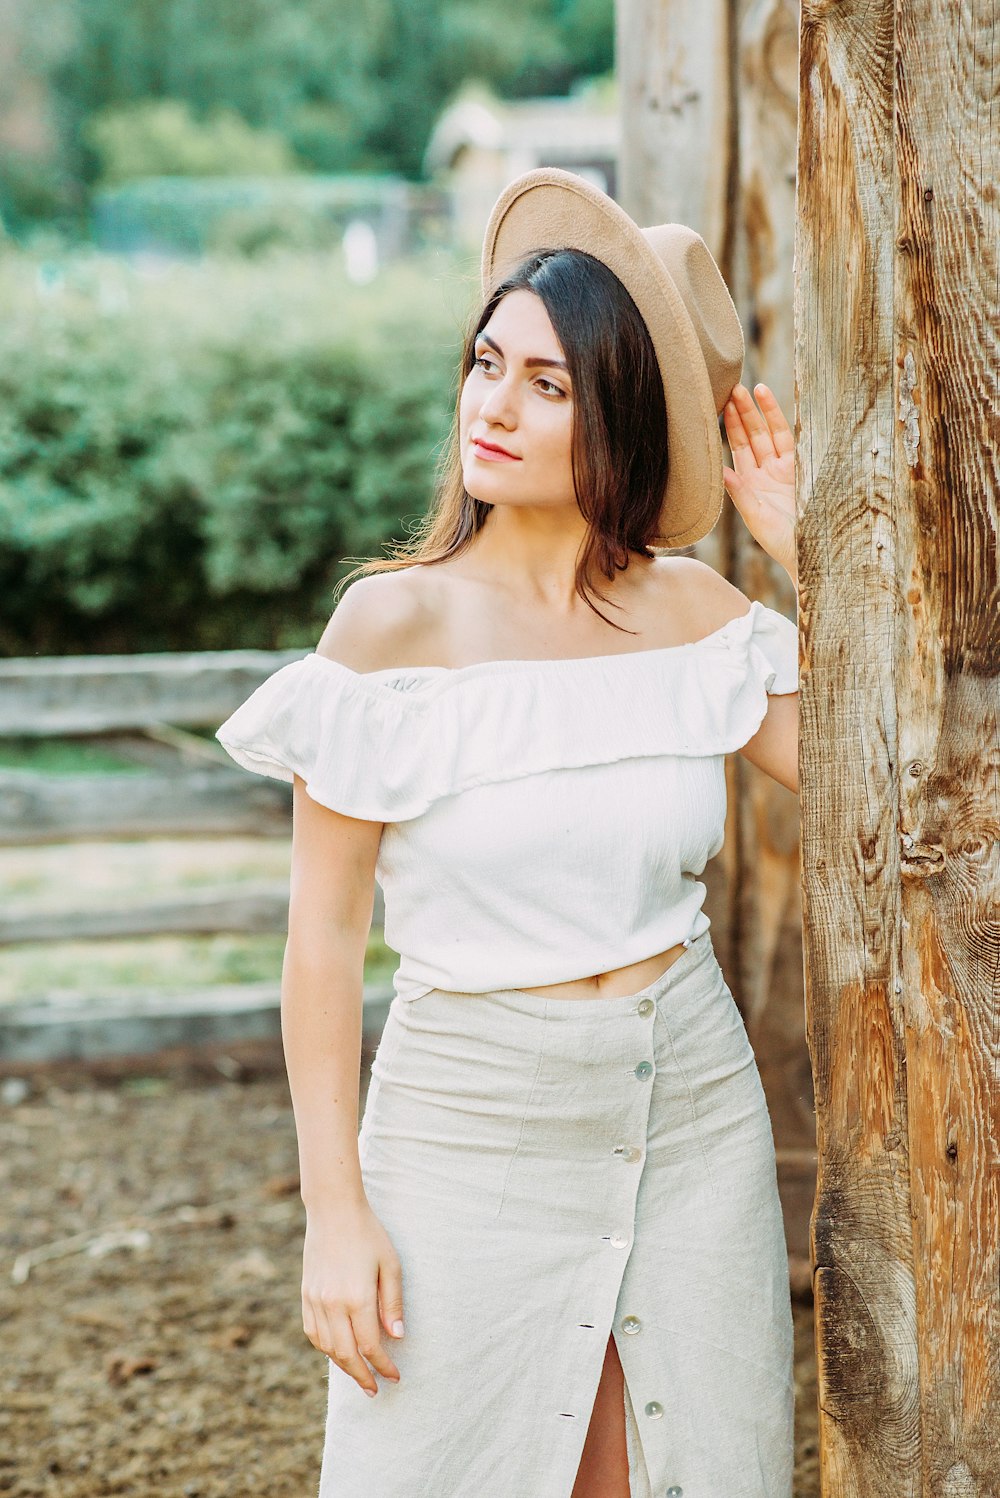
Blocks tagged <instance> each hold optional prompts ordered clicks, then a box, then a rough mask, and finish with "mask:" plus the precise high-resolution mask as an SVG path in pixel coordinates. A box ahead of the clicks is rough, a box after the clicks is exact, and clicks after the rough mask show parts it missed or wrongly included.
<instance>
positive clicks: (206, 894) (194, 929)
mask: <svg viewBox="0 0 1000 1498" xmlns="http://www.w3.org/2000/svg"><path fill="white" fill-rule="evenodd" d="M384 922H385V907H384V902H383V898H382V889H381V886H380V885H378V884H376V886H375V908H374V912H373V915H372V926H373V927H380V926H382V925H383V924H384ZM287 927H288V885H287V883H282V884H264V885H256V886H254V885H232V884H231V885H228V886H227V887H226V888H225V889H205V890H197V891H194V890H191V891H187V892H185V893H182V894H179V895H175V896H172V897H167V898H164V899H160V900H150V901H147V902H146V903H145V904H141V905H116V906H95V907H94V908H93V909H92V910H87V909H82V908H81V909H65V910H33V911H30V912H29V911H25V912H17V911H15V913H14V914H12V915H11V914H9V913H6V912H4V911H0V946H13V945H15V944H16V943H18V942H54V941H95V940H99V941H107V940H111V939H113V938H120V937H133V936H164V935H166V934H168V933H180V934H182V935H187V936H196V935H214V934H215V933H216V932H223V931H224V932H242V933H245V934H247V935H251V936H261V935H266V934H276V935H282V934H284V932H285V931H286V930H287Z"/></svg>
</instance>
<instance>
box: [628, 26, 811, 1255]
mask: <svg viewBox="0 0 1000 1498" xmlns="http://www.w3.org/2000/svg"><path fill="white" fill-rule="evenodd" d="M617 23H618V25H617V34H618V70H619V89H620V97H621V101H622V102H621V107H622V114H623V119H622V125H623V129H622V136H623V141H624V155H623V160H622V170H621V179H622V192H621V197H622V202H623V206H624V207H625V208H626V209H627V210H628V211H629V212H630V213H632V214H633V215H634V216H635V217H636V218H637V219H638V221H639V222H640V223H644V224H649V223H658V222H664V221H667V220H671V219H674V220H679V221H680V222H682V223H686V224H690V225H691V226H692V227H693V228H695V229H697V230H698V232H699V233H700V234H701V235H702V237H703V238H704V239H705V241H706V243H707V244H708V246H709V248H710V249H711V251H712V253H713V255H714V256H715V258H716V260H717V261H718V263H719V266H720V268H721V270H722V273H723V275H724V276H725V277H726V280H727V282H728V285H729V288H730V291H731V292H732V294H733V297H734V299H735V301H736V306H737V309H738V311H739V313H740V321H741V322H742V325H743V330H744V334H745V337H746V360H745V364H744V372H743V382H744V383H745V384H747V385H748V386H751V387H752V386H753V384H754V383H755V382H756V381H757V380H764V381H766V382H767V384H769V385H770V386H771V388H772V389H773V390H774V391H775V393H776V395H777V397H778V399H779V401H780V402H781V404H782V407H783V409H784V410H785V411H786V412H788V414H789V417H791V414H792V409H793V402H794V385H793V374H792V352H793V326H792V252H793V236H794V229H795V153H796V101H797V95H798V26H799V13H798V5H797V3H796V0H619V4H618V13H617ZM723 440H725V438H724V434H723ZM693 552H694V554H695V555H696V556H699V557H700V558H701V559H702V560H703V561H706V562H708V563H709V565H711V566H713V567H715V568H716V569H717V570H718V571H720V572H722V573H723V574H724V575H725V576H726V577H728V578H730V579H731V581H732V582H734V583H736V584H737V586H738V587H740V588H742V589H743V590H744V592H745V593H747V594H748V596H750V597H754V598H761V599H763V600H764V601H766V602H768V603H770V604H771V605H772V606H773V607H775V608H778V609H780V610H782V611H783V612H784V613H785V614H786V615H788V617H790V618H793V619H794V617H795V599H794V595H793V593H792V589H791V587H790V585H789V583H788V580H787V578H786V577H785V576H784V574H783V573H782V572H781V570H780V568H778V567H776V566H775V565H774V563H772V562H771V561H770V559H769V558H768V557H767V556H766V555H765V553H764V552H763V551H762V550H761V548H760V547H759V546H758V545H757V543H756V542H755V541H754V540H753V538H752V536H751V535H750V533H749V531H748V530H747V528H746V526H745V525H744V523H743V521H742V519H741V518H740V516H739V514H738V513H737V511H736V510H735V507H734V506H733V505H732V504H731V503H730V502H729V501H728V500H725V501H724V507H723V513H722V516H721V518H720V521H719V524H718V525H717V526H716V527H715V529H714V530H713V531H712V533H711V534H710V535H709V536H707V537H705V539H704V541H701V542H699V543H698V545H697V546H696V547H694V548H693ZM726 778H727V790H728V803H729V813H728V817H727V827H726V842H725V846H724V849H723V852H722V855H721V856H720V858H719V859H717V860H715V861H714V862H713V863H711V864H709V866H708V868H707V869H706V871H705V876H704V877H705V883H706V886H707V890H708V893H707V897H706V902H705V903H706V909H707V911H708V913H709V915H710V916H711V920H712V929H713V941H714V942H715V946H716V949H717V951H718V953H719V958H720V961H721V962H722V964H723V967H724V968H725V971H726V975H727V978H728V981H729V983H730V985H731V987H732V989H733V994H734V996H735V999H736V1002H737V1005H738V1006H739V1009H740V1012H741V1013H742V1015H743V1018H744V1020H745V1022H746V1026H747V1031H748V1033H749V1035H750V1039H751V1042H752V1044H753V1046H754V1050H755V1052H756V1055H757V1061H758V1066H759V1069H760V1073H761V1079H762V1082H763V1085H764V1091H765V1093H766V1095H767V1102H768V1108H769V1111H770V1114H771V1120H772V1124H773V1128H774V1136H775V1144H776V1146H777V1150H778V1170H779V1181H780V1183H781V1188H782V1202H783V1205H784V1209H785V1228H786V1234H787V1237H788V1245H789V1248H790V1250H792V1251H793V1252H794V1253H796V1254H797V1255H799V1256H800V1258H801V1259H802V1261H803V1262H804V1261H805V1259H806V1256H807V1254H808V1251H809V1213H810V1210H811V1207H812V1202H813V1195H814V1191H815V1164H814V1159H815V1136H816V1125H815V1117H814V1114H813V1096H812V1076H811V1070H810V1064H809V1052H808V1048H807V1046H806V1041H805V1022H804V999H803V975H802V934H801V921H802V911H801V876H800V868H799V812H798V803H797V801H796V798H795V796H793V795H792V793H791V792H789V791H787V790H785V789H784V788H783V787H782V786H779V785H777V784H776V783H775V782H774V781H772V780H769V779H768V778H767V777H766V776H764V775H762V774H761V773H760V772H759V771H757V770H755V769H754V768H753V767H752V766H750V765H748V764H746V762H745V761H743V760H742V759H741V758H740V757H739V755H731V756H730V757H729V759H728V761H727V765H726Z"/></svg>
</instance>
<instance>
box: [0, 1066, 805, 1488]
mask: <svg viewBox="0 0 1000 1498" xmlns="http://www.w3.org/2000/svg"><path fill="white" fill-rule="evenodd" d="M362 1107H363V1100H362ZM0 1138H2V1148H0V1200H2V1203H3V1211H2V1219H0V1253H2V1260H0V1268H2V1273H0V1338H2V1345H3V1357H2V1362H0V1493H3V1494H11V1495H15V1498H42V1495H46V1498H48V1495H58V1498H103V1495H106V1494H127V1495H130V1498H250V1495H255V1498H256V1495H260V1498H311V1495H314V1494H315V1492H316V1489H317V1485H318V1479H319V1460H320V1451H321V1444H322V1426H323V1414H324V1395H325V1379H326V1371H325V1370H326V1363H325V1360H324V1359H323V1357H322V1355H321V1354H320V1353H317V1352H316V1351H315V1350H314V1349H313V1348H312V1347H311V1346H310V1345H309V1343H308V1342H307V1341H306V1339H305V1336H304V1335H303V1332H302V1325H301V1320H300V1312H299V1300H298V1285H299V1270H300V1258H299V1255H300V1251H301V1235H302V1229H303V1214H302V1205H301V1202H300V1200H299V1196H298V1183H297V1178H296V1154H295V1139H294V1133H293V1123H292V1115H291V1108H290V1105H289V1100H288V1091H287V1086H286V1084H285V1081H284V1077H283V1074H282V1071H281V1063H280V1055H276V1054H275V1053H274V1051H273V1049H271V1050H267V1049H265V1050H261V1049H259V1048H258V1049H256V1050H254V1051H248V1050H246V1049H244V1050H242V1051H240V1052H236V1051H230V1052H229V1053H227V1054H224V1055H219V1056H216V1057H215V1058H211V1059H208V1058H201V1059H198V1060H195V1059H194V1058H192V1057H187V1058H184V1057H174V1058H169V1057H168V1058H161V1059H160V1060H159V1061H158V1062H157V1064H156V1066H155V1068H153V1067H152V1066H151V1065H149V1064H147V1065H146V1066H144V1067H137V1066H136V1065H135V1064H134V1063H133V1064H132V1065H131V1066H129V1065H125V1064H122V1063H118V1064H116V1065H115V1066H105V1067H104V1068H103V1069H102V1070H101V1071H100V1072H96V1073H95V1072H94V1071H93V1070H92V1071H90V1072H85V1071H82V1070H79V1069H76V1068H73V1069H69V1068H62V1069H51V1068H50V1069H48V1070H47V1071H45V1072H44V1073H42V1072H38V1073H35V1074H33V1075H32V1076H25V1077H24V1078H20V1077H18V1078H7V1079H6V1080H4V1081H2V1082H0ZM795 1318H796V1343H797V1355H796V1381H797V1386H798V1411H797V1442H796V1444H797V1462H796V1486H795V1498H818V1493H819V1484H818V1475H817V1474H818V1458H817V1430H816V1382H815V1366H814V1355H813V1324H812V1311H811V1308H810V1307H808V1306H803V1305H796V1307H795ZM511 1376H512V1378H513V1377H516V1372H514V1371H513V1370H512V1374H511ZM372 1498H378V1495H377V1494H373V1495H372ZM413 1498H435V1495H432V1494H416V1493H415V1494H414V1495H413ZM482 1498H489V1495H488V1494H484V1495H482ZM524 1498H550V1495H546V1494H542V1493H539V1494H525V1495H524ZM720 1498H721V1495H720Z"/></svg>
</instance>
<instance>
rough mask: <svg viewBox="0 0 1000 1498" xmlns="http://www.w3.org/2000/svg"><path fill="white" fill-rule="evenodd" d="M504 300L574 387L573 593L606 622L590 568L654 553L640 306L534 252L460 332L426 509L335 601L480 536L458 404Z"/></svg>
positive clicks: (658, 489) (592, 273) (577, 263)
mask: <svg viewBox="0 0 1000 1498" xmlns="http://www.w3.org/2000/svg"><path fill="white" fill-rule="evenodd" d="M512 291H531V292H533V293H534V294H535V295H536V296H537V297H539V299H540V300H541V302H542V304H543V305H544V307H545V310H546V312H547V313H548V315H549V318H550V320H551V322H552V326H553V328H554V330H555V333H556V336H557V338H558V339H559V342H560V344H561V345H562V349H563V352H564V354H565V356H566V363H567V365H568V367H569V374H570V378H571V380H572V382H573V402H574V419H573V446H572V462H573V480H574V484H575V486H576V493H577V502H578V504H579V507H580V512H581V514H582V515H583V516H584V518H585V519H586V520H587V521H589V529H588V533H587V538H586V541H585V543H584V546H583V548H582V551H581V556H580V559H579V562H578V564H577V570H576V591H577V592H578V593H579V595H580V597H581V598H582V599H583V600H584V602H585V603H587V604H588V606H589V607H590V608H592V609H594V612H595V613H596V614H598V615H599V616H600V617H601V618H602V619H605V622H606V623H608V624H613V622H614V621H613V620H610V619H607V618H606V616H605V615H604V614H601V611H600V609H597V608H595V607H594V604H593V603H591V601H590V598H589V597H588V596H587V591H586V590H587V589H588V588H589V589H591V590H592V591H594V592H596V593H597V596H598V597H599V598H602V599H603V598H604V595H603V594H602V593H600V592H598V591H597V590H596V589H594V588H593V584H592V581H591V578H592V572H593V571H594V569H599V570H600V572H601V573H603V575H604V576H605V577H606V578H608V579H609V580H610V579H613V578H614V575H615V571H616V570H624V568H626V567H627V566H628V560H629V553H630V552H632V551H637V552H639V553H641V554H642V555H644V556H652V555H653V553H652V552H651V551H650V550H649V542H650V538H651V537H653V536H655V535H656V534H657V528H658V523H659V518H660V510H661V507H662V503H663V491H664V487H665V485H666V482H667V462H668V457H667V414H666V404H665V399H664V393H663V381H662V379H661V377H660V369H659V365H658V364H657V360H656V353H655V350H654V348H653V343H652V339H651V338H650V336H649V331H648V329H647V327H646V324H645V322H644V321H643V318H642V315H641V313H640V312H639V309H638V308H637V307H636V305H635V302H634V301H633V300H632V297H631V296H630V295H629V293H628V292H627V291H626V289H625V287H624V286H623V285H622V283H621V282H620V281H619V279H618V277H617V276H616V275H615V274H614V272H613V271H611V270H609V269H608V267H607V266H606V265H604V264H603V263H602V262H601V261H600V260H597V259H596V258H595V257H594V256H592V255H588V254H586V253H584V252H583V251H582V250H538V251H536V252H534V253H533V254H531V255H529V256H528V257H527V258H526V259H525V260H523V261H522V262H521V264H520V265H518V266H517V267H516V269H515V270H514V271H512V272H511V274H510V275H508V276H506V277H505V278H504V279H503V280H502V281H500V282H499V284H498V285H496V286H495V287H494V288H493V290H492V291H491V292H490V294H489V296H488V297H487V298H486V301H485V302H484V304H483V307H482V309H481V311H480V313H479V316H478V317H477V318H476V319H475V321H474V323H473V324H472V325H471V326H470V328H469V331H468V333H467V335H466V339H465V345H464V348H463V351H462V358H461V363H460V366H459V391H458V399H457V400H456V410H455V419H454V423H453V425H452V431H451V438H450V442H449V444H448V448H447V451H446V453H445V456H444V460H443V462H442V465H441V472H440V478H439V483H438V488H437V493H436V496H435V499H434V501H433V503H432V505H431V507H430V509H429V510H428V512H427V514H426V515H425V516H423V517H422V519H421V521H420V522H419V523H418V526H417V528H416V529H415V531H414V533H413V535H412V537H411V538H410V540H408V541H406V542H390V543H389V545H390V546H391V547H392V552H391V554H390V555H389V556H385V557H379V558H372V559H370V560H367V561H364V562H362V563H361V565H360V566H358V567H355V568H354V569H353V570H352V571H351V572H350V573H348V574H347V576H346V577H343V578H341V580H340V582H339V583H338V584H337V588H336V589H335V593H339V592H340V590H341V588H344V587H346V586H347V584H348V583H349V582H350V581H351V580H352V579H353V578H354V577H358V576H362V575H364V574H366V573H370V572H386V571H398V570H399V569H400V568H402V567H412V566H414V565H415V564H416V563H418V562H419V563H424V564H425V565H427V564H433V563H434V562H441V561H444V560H445V558H446V557H451V556H456V555H457V554H458V553H459V552H461V551H463V550H464V549H465V548H466V547H467V546H468V545H469V543H470V541H471V540H472V539H473V537H474V536H475V535H476V534H477V532H478V531H480V530H481V529H482V527H483V524H484V522H485V520H486V517H487V515H488V514H489V512H490V510H491V508H492V506H491V505H488V504H484V503H483V502H482V501H481V500H478V499H473V497H472V496H471V495H470V494H469V493H468V492H467V491H466V488H465V484H464V481H463V475H462V462H461V451H460V447H459V420H458V401H459V400H460V398H461V387H462V384H463V383H464V381H465V379H466V377H467V376H468V374H469V371H470V370H471V369H472V367H473V364H474V362H475V346H476V339H477V338H478V336H479V334H480V333H481V332H482V330H483V328H484V327H485V326H486V324H487V323H488V322H489V319H490V317H491V316H492V315H493V311H494V309H495V308H496V307H497V305H498V304H499V303H500V301H501V300H502V299H503V298H504V297H505V296H507V295H508V294H509V293H510V292H512ZM604 601H605V602H607V601H608V600H607V599H604ZM614 627H615V628H616V629H621V628H623V626H622V625H614ZM628 632H629V633H632V631H628Z"/></svg>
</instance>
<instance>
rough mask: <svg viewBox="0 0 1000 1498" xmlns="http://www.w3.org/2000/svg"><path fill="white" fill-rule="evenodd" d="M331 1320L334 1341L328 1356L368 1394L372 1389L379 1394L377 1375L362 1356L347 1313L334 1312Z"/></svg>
mask: <svg viewBox="0 0 1000 1498" xmlns="http://www.w3.org/2000/svg"><path fill="white" fill-rule="evenodd" d="M329 1319H330V1323H331V1326H332V1331H333V1341H332V1347H331V1349H330V1350H329V1352H328V1356H330V1357H332V1358H333V1360H334V1362H335V1363H336V1364H337V1367H338V1368H342V1369H343V1370H344V1372H345V1373H347V1374H349V1376H350V1377H351V1378H353V1379H354V1380H355V1381H356V1382H357V1383H359V1384H360V1385H361V1387H362V1388H363V1389H364V1390H365V1391H366V1392H367V1391H368V1390H369V1389H370V1390H371V1392H372V1393H373V1394H377V1393H378V1384H377V1383H376V1382H375V1375H374V1374H373V1373H372V1371H371V1369H370V1368H369V1366H368V1364H367V1363H366V1362H365V1360H364V1358H363V1357H362V1356H361V1352H360V1350H359V1348H358V1344H357V1340H356V1339H355V1336H354V1327H353V1325H352V1322H351V1320H350V1318H349V1317H348V1315H347V1312H346V1311H339V1312H334V1313H332V1314H331V1315H330V1317H329Z"/></svg>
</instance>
